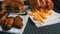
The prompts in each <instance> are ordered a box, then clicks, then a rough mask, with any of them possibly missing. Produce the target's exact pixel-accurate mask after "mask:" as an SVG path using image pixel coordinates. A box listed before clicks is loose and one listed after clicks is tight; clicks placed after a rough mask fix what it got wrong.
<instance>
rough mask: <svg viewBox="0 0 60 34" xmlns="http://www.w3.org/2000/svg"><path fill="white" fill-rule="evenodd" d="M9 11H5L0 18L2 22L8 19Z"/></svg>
mask: <svg viewBox="0 0 60 34" xmlns="http://www.w3.org/2000/svg"><path fill="white" fill-rule="evenodd" d="M8 15H9V13H5V14H4V15H3V16H2V17H1V18H0V22H3V21H5V20H6V19H7V17H8Z"/></svg>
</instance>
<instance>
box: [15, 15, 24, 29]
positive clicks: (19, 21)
mask: <svg viewBox="0 0 60 34" xmlns="http://www.w3.org/2000/svg"><path fill="white" fill-rule="evenodd" d="M14 25H15V27H17V28H19V29H21V28H22V26H23V19H22V18H21V17H20V16H16V18H15V23H14Z"/></svg>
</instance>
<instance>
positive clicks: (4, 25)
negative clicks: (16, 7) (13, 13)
mask: <svg viewBox="0 0 60 34" xmlns="http://www.w3.org/2000/svg"><path fill="white" fill-rule="evenodd" d="M13 23H14V18H13V17H8V18H7V19H6V20H5V21H4V22H3V23H2V25H1V27H2V29H3V30H5V31H7V30H9V29H10V28H11V27H12V26H13Z"/></svg>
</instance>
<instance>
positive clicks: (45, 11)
mask: <svg viewBox="0 0 60 34" xmlns="http://www.w3.org/2000/svg"><path fill="white" fill-rule="evenodd" d="M27 2H28V3H29V4H30V6H31V7H32V10H31V13H30V15H31V16H34V17H33V19H34V20H35V21H38V22H40V23H41V24H44V20H46V19H47V16H50V15H52V14H53V12H51V11H50V10H52V9H53V8H54V3H53V2H52V0H27Z"/></svg>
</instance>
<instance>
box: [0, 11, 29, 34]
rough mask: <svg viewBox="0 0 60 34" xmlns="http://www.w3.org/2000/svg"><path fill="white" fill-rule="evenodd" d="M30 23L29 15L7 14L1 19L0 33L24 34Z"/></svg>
mask: <svg viewBox="0 0 60 34" xmlns="http://www.w3.org/2000/svg"><path fill="white" fill-rule="evenodd" d="M27 21H28V16H27V15H24V16H22V15H17V14H11V13H8V12H5V13H4V15H1V18H0V31H2V32H10V33H17V34H22V33H23V31H24V29H25V26H26V24H27Z"/></svg>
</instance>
